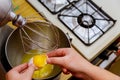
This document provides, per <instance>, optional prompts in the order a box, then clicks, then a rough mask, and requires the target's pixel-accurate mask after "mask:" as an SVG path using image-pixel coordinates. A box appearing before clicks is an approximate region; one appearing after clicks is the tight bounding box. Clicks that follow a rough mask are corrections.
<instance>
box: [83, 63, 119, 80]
mask: <svg viewBox="0 0 120 80" xmlns="http://www.w3.org/2000/svg"><path fill="white" fill-rule="evenodd" d="M85 73H86V74H87V75H88V76H89V77H91V78H92V79H93V80H120V77H119V76H117V75H115V74H113V73H111V72H109V71H107V70H105V69H102V68H99V67H97V66H94V65H90V66H89V67H88V68H87V69H86V70H85Z"/></svg>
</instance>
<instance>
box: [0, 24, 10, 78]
mask: <svg viewBox="0 0 120 80" xmlns="http://www.w3.org/2000/svg"><path fill="white" fill-rule="evenodd" d="M11 31H12V29H11V28H10V27H9V26H7V25H5V26H3V27H1V28H0V80H5V74H6V69H5V67H4V65H5V66H7V64H6V62H5V61H4V60H3V58H4V56H3V55H2V54H4V53H3V52H2V47H3V46H4V43H5V41H6V39H7V37H8V35H9V34H10V32H11Z"/></svg>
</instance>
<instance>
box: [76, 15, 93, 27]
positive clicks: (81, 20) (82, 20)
mask: <svg viewBox="0 0 120 80" xmlns="http://www.w3.org/2000/svg"><path fill="white" fill-rule="evenodd" d="M77 21H78V24H79V25H80V26H82V27H84V28H91V27H93V26H94V25H95V19H94V17H93V16H92V15H89V14H80V15H79V16H78V18H77Z"/></svg>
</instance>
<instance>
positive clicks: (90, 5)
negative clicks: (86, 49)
mask: <svg viewBox="0 0 120 80" xmlns="http://www.w3.org/2000/svg"><path fill="white" fill-rule="evenodd" d="M68 2H69V1H68ZM58 18H59V20H60V21H61V22H62V23H63V24H64V25H65V26H67V28H68V29H70V30H71V31H72V32H73V33H74V34H75V35H76V36H77V37H78V38H79V39H80V40H81V41H82V42H83V43H84V44H85V45H91V44H92V43H94V42H95V41H96V40H97V39H99V38H100V37H101V36H102V35H103V34H104V33H105V32H107V31H108V30H109V29H110V28H111V27H113V25H114V24H115V22H116V21H115V20H114V19H112V18H111V17H110V16H109V15H108V14H107V13H105V12H104V11H103V10H102V9H101V8H100V7H98V6H97V5H96V4H95V3H94V2H93V1H91V0H78V2H76V3H74V2H73V3H70V2H69V6H67V7H65V8H64V10H62V11H61V12H60V14H59V15H58Z"/></svg>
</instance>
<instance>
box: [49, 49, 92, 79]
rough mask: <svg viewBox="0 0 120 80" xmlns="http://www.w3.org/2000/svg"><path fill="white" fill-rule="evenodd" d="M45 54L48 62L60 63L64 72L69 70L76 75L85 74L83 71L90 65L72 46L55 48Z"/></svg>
mask: <svg viewBox="0 0 120 80" xmlns="http://www.w3.org/2000/svg"><path fill="white" fill-rule="evenodd" d="M47 55H48V60H47V62H48V63H49V64H57V65H60V66H61V67H62V68H63V72H64V73H69V72H70V73H71V74H72V75H74V76H76V77H82V76H85V73H84V71H85V70H87V69H88V68H89V66H90V65H92V64H90V63H89V62H88V61H87V60H86V59H84V58H83V57H82V56H81V55H80V54H78V52H76V51H75V50H74V49H72V48H61V49H57V50H54V51H52V52H49V53H47ZM88 80H89V79H88Z"/></svg>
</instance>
